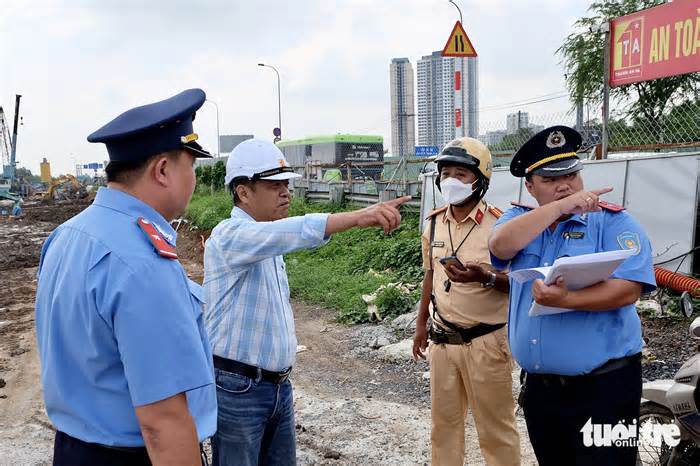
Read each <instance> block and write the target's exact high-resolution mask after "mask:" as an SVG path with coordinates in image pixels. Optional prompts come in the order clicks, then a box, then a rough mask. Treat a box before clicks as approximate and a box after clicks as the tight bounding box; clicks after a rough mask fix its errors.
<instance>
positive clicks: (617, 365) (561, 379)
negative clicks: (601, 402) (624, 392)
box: [525, 353, 642, 385]
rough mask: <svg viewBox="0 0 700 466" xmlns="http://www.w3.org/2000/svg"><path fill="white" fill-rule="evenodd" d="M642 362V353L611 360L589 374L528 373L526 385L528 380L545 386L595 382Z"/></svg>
mask: <svg viewBox="0 0 700 466" xmlns="http://www.w3.org/2000/svg"><path fill="white" fill-rule="evenodd" d="M641 360H642V353H637V354H633V355H631V356H624V357H622V358H616V359H610V360H608V361H607V362H606V363H605V364H603V365H602V366H598V367H597V368H595V369H593V370H592V371H591V372H589V373H588V374H582V375H557V374H535V373H531V372H528V373H526V375H525V378H526V382H525V383H527V379H538V380H541V381H542V382H543V383H544V384H545V385H574V384H576V383H583V382H589V381H591V380H594V379H595V378H596V377H599V376H601V375H604V374H609V373H610V372H614V371H617V370H620V369H623V368H625V367H627V366H630V365H632V364H635V363H637V362H639V361H641Z"/></svg>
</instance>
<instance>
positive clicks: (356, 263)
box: [187, 191, 423, 323]
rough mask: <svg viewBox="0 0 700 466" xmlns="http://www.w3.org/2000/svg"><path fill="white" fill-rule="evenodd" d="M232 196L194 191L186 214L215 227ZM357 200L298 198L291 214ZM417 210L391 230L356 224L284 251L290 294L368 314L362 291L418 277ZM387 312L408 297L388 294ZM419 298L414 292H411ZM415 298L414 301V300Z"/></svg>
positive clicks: (352, 315)
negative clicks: (320, 242)
mask: <svg viewBox="0 0 700 466" xmlns="http://www.w3.org/2000/svg"><path fill="white" fill-rule="evenodd" d="M231 208H232V202H231V196H230V195H229V194H227V193H226V192H224V191H220V192H215V193H214V194H213V195H210V194H208V193H196V194H195V196H194V197H193V198H192V202H191V203H190V207H189V208H188V210H187V217H188V218H189V219H190V220H191V221H192V222H193V223H194V224H195V225H197V226H198V227H199V228H202V229H212V228H213V227H214V226H216V224H217V223H219V222H220V221H221V220H222V219H224V218H228V217H229V215H230V212H231ZM356 208H359V206H350V205H340V204H329V203H312V202H304V201H302V200H299V199H294V200H293V201H292V204H291V206H290V211H289V215H290V216H297V215H304V214H307V213H313V212H328V213H335V212H342V211H347V210H354V209H356ZM418 223H419V218H418V214H411V213H408V214H404V215H403V223H402V225H401V227H400V228H399V229H398V230H396V231H394V232H393V233H392V234H390V235H384V233H383V232H382V231H381V230H380V229H378V228H367V229H353V230H349V231H345V232H343V233H339V234H336V235H334V236H333V237H332V238H331V240H330V242H329V243H328V244H326V245H324V246H322V247H320V248H317V249H313V250H301V251H297V252H295V253H292V254H288V255H287V256H286V257H285V261H286V263H287V273H288V275H289V284H290V289H291V293H292V296H293V297H295V298H298V299H301V300H303V301H306V302H309V303H315V304H322V305H324V306H327V307H330V308H333V309H336V310H338V311H339V316H338V319H339V320H340V321H342V322H346V323H358V322H364V321H366V320H367V318H368V316H367V306H366V304H365V303H364V302H363V301H362V295H363V294H369V293H373V292H375V291H376V290H377V288H379V287H380V286H381V285H386V284H387V283H390V282H397V281H402V282H404V283H418V282H419V281H420V280H421V279H422V277H423V271H422V269H421V251H420V248H421V246H420V232H419V231H418ZM389 298H390V297H387V299H386V300H385V301H386V303H385V304H386V306H387V310H388V312H387V311H384V314H387V313H388V314H394V313H397V312H398V309H399V307H401V308H405V307H409V308H410V304H407V301H406V302H403V301H402V300H406V299H407V298H404V297H402V298H399V299H393V297H391V299H389ZM413 299H415V296H413ZM411 304H412V303H411Z"/></svg>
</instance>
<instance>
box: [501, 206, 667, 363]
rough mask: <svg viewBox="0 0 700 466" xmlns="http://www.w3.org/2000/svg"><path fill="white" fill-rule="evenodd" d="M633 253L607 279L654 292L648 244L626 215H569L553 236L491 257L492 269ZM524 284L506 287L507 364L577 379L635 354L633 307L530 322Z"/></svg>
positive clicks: (637, 336) (511, 214)
mask: <svg viewBox="0 0 700 466" xmlns="http://www.w3.org/2000/svg"><path fill="white" fill-rule="evenodd" d="M528 211H529V209H526V208H523V207H514V208H512V209H509V210H508V211H506V212H505V213H504V214H503V216H502V217H501V218H500V219H499V220H498V222H496V226H495V227H494V228H498V226H499V225H502V224H504V223H506V222H508V221H509V220H512V219H513V218H516V217H518V216H520V215H522V214H525V213H527V212H528ZM623 248H624V249H632V248H636V249H637V253H636V254H635V255H633V256H632V257H630V258H629V259H627V260H626V261H625V262H624V263H623V264H622V265H620V267H618V269H617V270H616V271H615V272H614V273H613V275H612V277H611V278H620V279H625V280H630V281H635V282H639V283H641V284H642V286H643V292H644V293H648V292H651V291H653V290H654V289H655V288H656V281H655V279H654V270H653V265H652V259H651V244H650V243H649V240H648V239H647V236H646V233H645V232H644V230H643V229H642V227H641V225H639V223H637V221H636V220H635V219H634V218H632V216H630V215H629V214H628V213H627V212H624V211H623V212H617V213H615V212H610V211H606V210H604V211H602V212H593V213H589V214H585V215H574V216H573V217H571V218H570V219H569V220H566V221H564V222H561V223H559V224H558V225H557V227H556V229H555V230H554V231H550V230H549V228H547V229H546V230H544V231H543V232H542V233H540V235H539V236H537V237H536V238H535V239H534V240H533V241H532V242H531V243H530V244H528V245H527V246H526V247H525V248H524V249H523V250H521V251H520V252H519V253H518V254H517V255H516V256H515V257H513V259H511V260H510V261H503V260H501V259H499V258H497V257H495V256H494V255H493V254H491V262H492V264H493V265H494V267H496V268H499V269H506V268H508V264H509V262H510V269H511V270H520V269H527V268H530V267H542V266H550V265H552V263H553V262H554V261H555V260H556V259H557V258H559V257H564V256H580V255H582V254H590V253H594V252H603V251H614V250H618V249H623ZM531 304H532V282H527V283H523V284H520V283H517V282H516V281H514V280H511V281H510V301H509V310H508V340H509V343H510V349H511V352H512V354H513V357H514V358H515V360H516V361H517V362H518V364H520V366H521V367H522V368H523V369H525V370H526V371H527V372H534V373H542V374H558V375H581V374H587V373H589V372H591V371H592V370H593V369H595V368H597V367H599V366H601V365H602V364H604V363H605V362H606V361H608V360H609V359H614V358H621V357H624V356H630V355H633V354H636V353H639V352H640V351H641V350H642V345H643V341H642V333H641V323H640V320H639V316H638V315H637V311H636V308H635V306H634V304H630V305H628V306H624V307H621V308H618V309H614V310H611V311H605V312H600V311H595V312H594V311H585V310H580V311H573V312H566V313H562V314H554V315H546V316H537V317H530V316H528V311H529V309H530V306H531Z"/></svg>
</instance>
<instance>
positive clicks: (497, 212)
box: [488, 205, 503, 218]
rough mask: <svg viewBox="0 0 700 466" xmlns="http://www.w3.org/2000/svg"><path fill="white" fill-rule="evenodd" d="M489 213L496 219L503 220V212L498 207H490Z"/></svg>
mask: <svg viewBox="0 0 700 466" xmlns="http://www.w3.org/2000/svg"><path fill="white" fill-rule="evenodd" d="M488 211H489V212H490V213H491V215H493V216H494V217H496V218H501V215H503V211H502V210H501V209H499V208H498V207H496V206H492V205H490V206H488Z"/></svg>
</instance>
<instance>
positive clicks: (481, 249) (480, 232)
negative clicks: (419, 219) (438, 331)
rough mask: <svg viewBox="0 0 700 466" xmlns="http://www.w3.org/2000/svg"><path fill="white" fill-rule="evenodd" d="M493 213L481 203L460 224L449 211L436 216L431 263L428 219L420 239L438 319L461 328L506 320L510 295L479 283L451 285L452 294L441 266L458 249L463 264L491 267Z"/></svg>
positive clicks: (429, 220)
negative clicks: (441, 260)
mask: <svg viewBox="0 0 700 466" xmlns="http://www.w3.org/2000/svg"><path fill="white" fill-rule="evenodd" d="M494 212H495V211H494V210H491V209H489V208H488V206H487V205H486V203H484V202H481V203H479V205H477V206H476V207H474V209H473V210H472V211H471V212H470V213H469V215H468V216H467V217H466V218H465V219H464V220H462V221H461V222H457V221H456V220H455V218H454V217H453V216H452V213H451V211H450V210H449V209H446V210H445V211H444V212H440V213H437V214H435V232H434V237H433V241H432V249H433V258H432V263H431V262H430V247H431V243H430V223H431V221H432V219H430V218H429V219H428V220H427V221H426V222H425V227H424V229H423V235H422V236H421V242H422V252H423V268H424V269H425V270H430V269H432V270H433V295H434V296H435V303H436V304H437V308H438V313H439V316H441V317H444V318H445V319H447V320H448V321H450V322H451V323H453V324H456V325H459V326H460V327H464V328H469V327H473V326H474V325H477V324H479V323H486V324H500V323H504V322H505V321H506V319H507V309H508V294H507V293H502V292H500V291H497V290H495V289H494V288H484V287H483V286H481V284H480V283H451V284H450V288H449V291H446V290H445V282H446V281H447V273H446V272H445V268H444V266H443V265H442V264H441V263H440V259H441V258H443V257H448V256H451V255H453V252H454V250H455V249H456V250H457V254H456V255H457V257H458V258H459V260H460V262H462V263H467V262H475V263H478V264H481V265H482V266H486V267H487V268H491V263H490V257H489V248H488V238H489V234H490V232H491V229H492V228H493V226H494V225H495V224H496V220H497V218H498V217H497V216H496V214H495V213H494ZM450 236H451V237H452V240H451V241H450ZM460 244H462V245H461V246H460ZM436 323H437V324H438V325H439V324H440V322H439V320H436ZM445 330H449V328H445Z"/></svg>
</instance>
